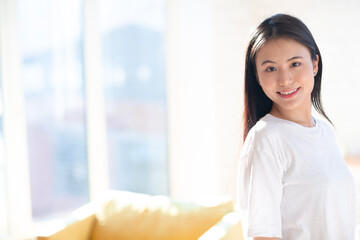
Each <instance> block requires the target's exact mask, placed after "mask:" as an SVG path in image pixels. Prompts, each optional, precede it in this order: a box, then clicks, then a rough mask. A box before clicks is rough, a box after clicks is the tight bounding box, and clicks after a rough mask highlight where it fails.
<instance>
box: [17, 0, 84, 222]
mask: <svg viewBox="0 0 360 240" xmlns="http://www.w3.org/2000/svg"><path fill="white" fill-rule="evenodd" d="M17 3H18V13H19V14H18V22H19V40H20V48H21V49H20V50H21V60H22V82H23V88H24V98H25V108H26V110H25V111H26V113H25V114H26V125H27V139H28V149H29V161H30V164H29V165H30V177H31V200H32V211H33V217H34V219H41V218H47V217H50V216H58V215H59V214H61V213H64V212H66V211H69V210H73V209H75V208H77V207H79V206H81V205H83V204H85V203H86V202H88V195H89V190H88V188H89V187H88V168H87V144H86V142H87V141H86V120H85V90H84V78H83V39H82V32H83V31H82V28H83V26H82V10H83V9H82V1H80V0H75V1H56V0H52V1H46V0H36V1H25V0H18V2H17ZM34 6H36V7H34Z"/></svg>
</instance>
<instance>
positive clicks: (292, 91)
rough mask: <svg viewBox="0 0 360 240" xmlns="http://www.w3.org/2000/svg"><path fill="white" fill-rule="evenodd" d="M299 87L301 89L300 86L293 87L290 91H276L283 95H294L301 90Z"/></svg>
mask: <svg viewBox="0 0 360 240" xmlns="http://www.w3.org/2000/svg"><path fill="white" fill-rule="evenodd" d="M299 89H300V87H298V88H296V89H293V90H289V91H285V92H276V93H278V94H279V95H280V96H281V97H292V96H294V95H295V94H296V93H297V92H298V91H299Z"/></svg>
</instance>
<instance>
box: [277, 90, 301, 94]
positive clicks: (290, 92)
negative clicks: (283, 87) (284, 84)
mask: <svg viewBox="0 0 360 240" xmlns="http://www.w3.org/2000/svg"><path fill="white" fill-rule="evenodd" d="M296 90H297V89H294V90H292V91H288V92H280V94H281V95H289V94H292V93H294V92H296Z"/></svg>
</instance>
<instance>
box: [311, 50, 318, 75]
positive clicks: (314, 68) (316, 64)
mask: <svg viewBox="0 0 360 240" xmlns="http://www.w3.org/2000/svg"><path fill="white" fill-rule="evenodd" d="M312 63H313V72H314V76H316V74H317V72H318V70H319V67H318V64H319V55H316V60H313V61H312Z"/></svg>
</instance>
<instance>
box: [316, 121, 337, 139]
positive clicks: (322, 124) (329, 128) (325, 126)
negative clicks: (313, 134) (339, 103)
mask: <svg viewBox="0 0 360 240" xmlns="http://www.w3.org/2000/svg"><path fill="white" fill-rule="evenodd" d="M314 119H315V121H316V124H317V125H318V126H319V128H320V129H321V130H322V131H323V132H325V133H326V134H331V135H335V128H334V126H333V125H331V123H329V122H328V121H326V120H324V119H321V118H314Z"/></svg>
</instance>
